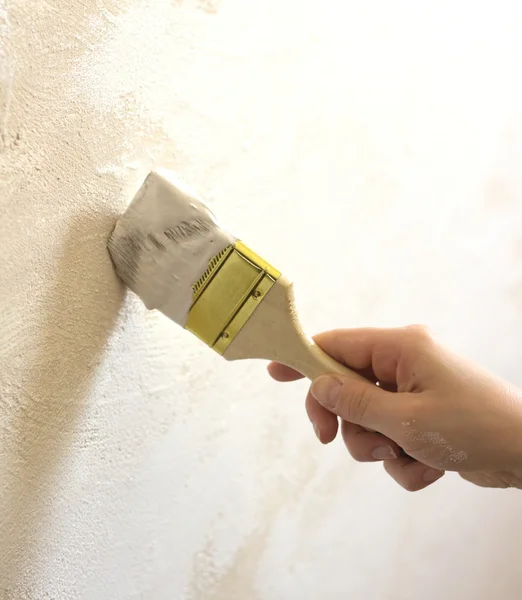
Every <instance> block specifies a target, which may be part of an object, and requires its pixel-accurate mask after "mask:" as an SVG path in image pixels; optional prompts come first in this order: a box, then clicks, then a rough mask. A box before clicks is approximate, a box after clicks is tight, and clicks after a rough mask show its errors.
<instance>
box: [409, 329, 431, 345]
mask: <svg viewBox="0 0 522 600" xmlns="http://www.w3.org/2000/svg"><path fill="white" fill-rule="evenodd" d="M406 329H407V331H408V335H409V336H410V339H411V340H412V341H413V342H414V343H415V344H416V345H417V346H421V347H426V346H430V345H431V344H432V343H433V341H434V337H433V333H432V332H431V329H430V328H429V327H427V326H426V325H409V326H408V327H407V328H406Z"/></svg>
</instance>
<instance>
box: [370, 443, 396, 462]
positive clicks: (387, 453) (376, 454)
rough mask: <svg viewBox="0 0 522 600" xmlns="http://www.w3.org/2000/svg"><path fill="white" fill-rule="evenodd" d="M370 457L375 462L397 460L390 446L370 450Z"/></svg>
mask: <svg viewBox="0 0 522 600" xmlns="http://www.w3.org/2000/svg"><path fill="white" fill-rule="evenodd" d="M372 456H373V458H375V460H390V459H392V458H397V454H396V453H395V452H394V451H393V449H392V447H391V446H377V448H374V449H373V450H372Z"/></svg>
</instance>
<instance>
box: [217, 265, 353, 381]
mask: <svg viewBox="0 0 522 600" xmlns="http://www.w3.org/2000/svg"><path fill="white" fill-rule="evenodd" d="M259 303H260V304H259V306H258V307H257V308H256V310H255V311H254V312H253V313H252V315H251V316H250V318H249V319H248V321H247V322H246V323H245V325H243V327H242V329H241V330H240V331H239V333H238V334H237V335H236V337H235V339H234V341H233V342H232V343H231V344H230V345H229V346H228V348H227V349H226V350H225V352H224V354H223V356H224V358H226V359H227V360H240V359H245V358H262V359H265V360H275V361H277V362H280V363H282V364H284V365H287V366H289V367H291V368H292V369H295V370H296V371H298V372H299V373H301V374H302V375H304V376H305V377H308V379H315V378H316V377H319V375H327V374H339V375H346V376H348V377H354V378H357V379H363V378H362V377H361V376H360V375H358V374H357V373H354V372H353V371H351V370H350V369H348V367H345V366H344V365H342V364H340V363H338V362H337V361H336V360H334V359H333V358H332V357H331V356H329V355H328V354H326V352H324V351H323V350H321V348H319V346H317V344H315V343H314V342H313V341H312V340H311V339H310V338H309V337H308V336H307V335H306V334H305V333H304V332H303V330H302V328H301V325H300V323H299V319H298V317H297V311H296V308H295V301H294V292H293V286H292V283H291V282H290V281H289V280H288V279H286V277H284V276H281V277H280V278H279V279H278V280H277V281H276V282H275V284H274V285H273V286H272V288H271V289H270V291H269V292H268V293H267V295H266V297H265V298H259Z"/></svg>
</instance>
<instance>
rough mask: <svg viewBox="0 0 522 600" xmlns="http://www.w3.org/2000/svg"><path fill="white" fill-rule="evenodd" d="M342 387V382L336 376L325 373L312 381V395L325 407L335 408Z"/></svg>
mask: <svg viewBox="0 0 522 600" xmlns="http://www.w3.org/2000/svg"><path fill="white" fill-rule="evenodd" d="M340 389H341V382H340V381H339V380H338V379H336V378H335V377H330V376H329V375H323V376H322V377H318V378H317V379H316V380H315V381H314V382H313V383H312V388H311V392H312V396H313V397H314V398H315V399H316V400H317V402H319V403H320V404H322V405H323V406H324V407H325V408H329V409H332V410H333V409H334V408H335V406H336V404H337V396H338V395H339V390H340Z"/></svg>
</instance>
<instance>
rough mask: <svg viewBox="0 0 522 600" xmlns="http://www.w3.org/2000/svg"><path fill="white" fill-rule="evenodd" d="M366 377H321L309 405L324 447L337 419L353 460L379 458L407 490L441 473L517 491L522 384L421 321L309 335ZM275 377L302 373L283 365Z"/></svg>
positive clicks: (275, 368)
mask: <svg viewBox="0 0 522 600" xmlns="http://www.w3.org/2000/svg"><path fill="white" fill-rule="evenodd" d="M315 341H316V343H317V344H318V345H319V346H320V347H321V348H322V349H323V350H324V351H325V352H327V353H328V354H330V355H331V356H332V357H333V358H335V359H336V360H338V361H339V362H341V363H343V364H345V365H346V366H348V367H350V368H351V369H353V370H355V371H357V372H358V373H359V374H361V375H363V376H364V377H365V379H366V381H364V380H363V381H361V380H355V379H351V378H350V377H344V376H338V375H335V376H322V377H319V378H317V379H316V380H315V381H313V382H312V385H311V388H310V391H309V392H308V395H307V397H306V412H307V414H308V417H309V419H310V421H311V422H312V424H313V427H314V430H315V432H316V435H317V437H318V438H319V440H320V441H321V442H322V443H323V444H329V443H330V442H332V441H333V440H334V439H335V437H336V436H337V433H338V430H339V424H340V429H341V435H342V439H343V441H344V443H345V445H346V448H347V449H348V451H349V452H350V454H351V455H352V456H353V458H354V459H355V460H358V461H361V462H376V461H381V462H383V464H384V468H385V470H386V472H387V473H388V474H389V475H390V476H391V477H392V478H393V479H394V480H395V481H396V482H397V483H398V484H400V485H401V486H402V487H404V488H405V489H406V490H408V491H418V490H421V489H423V488H425V487H427V486H429V485H430V484H432V483H434V482H435V481H437V480H439V479H440V478H441V477H442V476H443V475H444V473H445V471H456V472H458V473H459V474H460V476H461V477H463V478H464V479H466V480H468V481H470V482H472V483H475V484H477V485H480V486H483V487H496V488H508V487H517V488H520V489H522V390H520V389H518V388H516V387H514V386H512V385H510V384H509V383H507V382H505V381H503V380H501V379H499V378H497V377H495V376H494V375H492V374H490V373H488V372H487V371H485V370H483V369H481V368H480V367H478V366H476V365H474V364H472V363H470V362H468V361H466V360H464V359H463V358H461V357H459V356H457V355H455V354H453V353H452V352H450V351H449V350H447V349H446V348H445V347H443V346H442V345H441V344H439V343H438V342H437V341H436V340H435V338H434V337H433V336H432V335H431V333H430V332H429V331H428V330H427V329H426V328H425V327H423V326H419V325H412V326H408V327H402V328H396V329H338V330H334V331H328V332H325V333H322V334H320V335H318V336H316V337H315ZM268 370H269V373H270V375H271V376H272V377H273V378H274V379H275V380H277V381H281V382H288V381H295V380H297V379H300V378H302V375H300V374H299V373H297V372H296V371H294V370H293V369H290V368H289V367H286V366H284V365H281V364H279V363H271V364H270V365H269V367H268Z"/></svg>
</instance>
